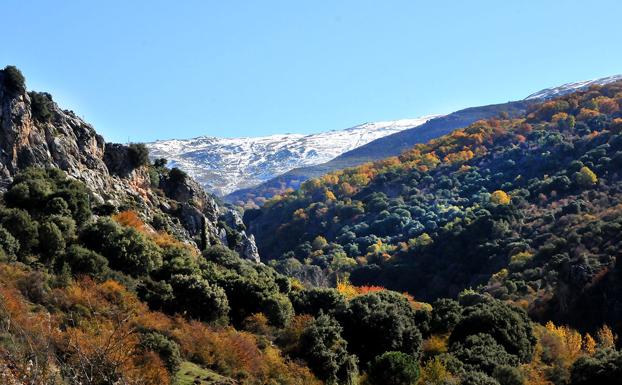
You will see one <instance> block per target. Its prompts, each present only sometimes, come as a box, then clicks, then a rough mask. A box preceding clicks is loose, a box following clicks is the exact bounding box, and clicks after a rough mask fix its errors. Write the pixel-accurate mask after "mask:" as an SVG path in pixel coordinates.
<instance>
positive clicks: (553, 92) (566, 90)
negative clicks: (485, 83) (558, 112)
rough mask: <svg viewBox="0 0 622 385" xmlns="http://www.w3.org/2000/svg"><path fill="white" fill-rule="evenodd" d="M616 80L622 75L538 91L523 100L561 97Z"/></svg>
mask: <svg viewBox="0 0 622 385" xmlns="http://www.w3.org/2000/svg"><path fill="white" fill-rule="evenodd" d="M618 80H622V74H620V75H613V76H608V77H605V78H600V79H592V80H584V81H580V82H573V83H566V84H562V85H561V86H559V87H551V88H545V89H543V90H540V91H538V92H536V93H534V94H531V95H529V96H527V97H526V98H525V100H534V99H553V98H556V97H558V96H563V95H567V94H570V93H572V92H575V91H579V90H583V89H586V88H588V87H590V86H592V85H600V86H602V85H605V84H609V83H613V82H616V81H618Z"/></svg>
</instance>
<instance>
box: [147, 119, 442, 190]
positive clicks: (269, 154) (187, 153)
mask: <svg viewBox="0 0 622 385" xmlns="http://www.w3.org/2000/svg"><path fill="white" fill-rule="evenodd" d="M438 116H440V115H429V116H423V117H420V118H414V119H400V120H391V121H380V122H368V123H363V124H360V125H357V126H354V127H350V128H347V129H343V130H332V131H326V132H321V133H317V134H274V135H268V136H259V137H241V138H217V137H211V136H199V137H196V138H191V139H171V140H158V141H156V142H152V143H147V147H149V150H150V152H151V156H152V157H153V158H166V159H168V160H169V165H170V166H173V167H179V168H180V169H182V170H184V171H186V172H187V173H188V174H190V175H191V176H192V177H193V178H195V179H196V180H198V181H199V182H200V183H201V184H202V185H203V187H204V188H205V189H206V190H207V191H209V192H212V193H215V194H217V195H226V194H228V193H230V192H232V191H235V190H239V189H242V188H247V187H252V186H255V185H258V184H260V183H262V182H264V181H267V180H269V179H271V178H273V177H275V176H277V175H281V174H283V173H285V172H287V171H290V170H292V169H295V168H298V167H305V166H312V165H317V164H321V163H324V162H327V161H329V160H331V159H334V158H335V157H337V156H339V155H341V154H343V153H345V152H347V151H350V150H353V149H355V148H357V147H360V146H362V145H365V144H367V143H369V142H371V141H373V140H376V139H378V138H382V137H385V136H387V135H391V134H394V133H396V132H400V131H403V130H406V129H409V128H413V127H417V126H419V125H421V124H423V123H425V122H427V121H428V120H430V119H433V118H435V117H438Z"/></svg>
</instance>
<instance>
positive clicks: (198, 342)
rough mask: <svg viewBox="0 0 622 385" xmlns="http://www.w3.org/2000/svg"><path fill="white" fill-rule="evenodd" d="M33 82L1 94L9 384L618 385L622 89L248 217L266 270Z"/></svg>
mask: <svg viewBox="0 0 622 385" xmlns="http://www.w3.org/2000/svg"><path fill="white" fill-rule="evenodd" d="M24 82H25V80H24V78H23V76H22V75H21V73H20V72H19V71H18V70H17V69H16V68H14V67H6V68H5V69H4V70H2V71H0V107H1V109H0V112H1V113H2V114H1V115H0V138H1V139H2V142H0V146H1V148H2V154H1V155H2V157H0V160H1V164H0V165H1V166H2V167H0V172H1V173H0V181H1V182H2V183H0V186H2V192H1V195H0V196H1V199H0V382H1V383H2V384H5V383H6V384H11V385H13V384H16V385H17V384H20V385H21V384H27V385H40V384H44V385H167V384H177V385H190V384H193V385H208V384H210V385H216V384H217V385H234V384H236V385H237V384H240V385H264V384H265V385H275V384H278V385H290V384H295V385H315V384H317V385H320V384H329V385H336V384H347V385H356V384H360V385H412V384H417V385H428V384H438V385H441V384H445V385H446V384H456V385H457V384H464V385H483V384H486V385H515V384H555V385H565V384H570V385H584V384H592V383H598V384H615V383H617V380H618V379H619V375H620V373H621V371H622V353H621V352H620V351H618V350H617V349H616V344H617V337H616V332H615V331H614V330H612V329H611V328H610V327H609V326H608V325H607V323H610V324H612V325H614V326H615V328H616V330H618V328H619V324H618V323H617V319H618V318H616V312H617V311H618V308H617V301H616V298H619V296H617V292H616V290H617V287H618V283H617V282H618V278H617V277H618V276H619V275H620V274H619V271H618V269H617V268H616V267H615V262H616V258H617V254H616V251H617V250H618V246H617V243H616V242H617V240H619V233H620V232H619V226H620V225H619V224H618V222H617V219H616V218H617V217H618V216H617V210H618V202H617V200H616V196H617V191H618V189H617V185H616V181H617V173H616V164H618V163H620V162H622V161H621V159H622V155H621V154H622V153H619V152H618V151H617V150H616V148H618V147H622V140H621V139H620V137H619V135H618V133H617V132H618V131H620V130H622V124H621V123H622V120H620V118H619V112H618V109H619V107H620V103H621V97H622V93H621V92H622V85H612V86H609V87H606V88H599V89H593V90H590V91H589V92H587V93H582V94H576V95H573V96H570V97H568V98H565V99H564V100H557V101H552V102H550V103H547V104H544V105H541V106H539V107H537V108H535V109H534V110H533V111H532V112H531V114H530V115H529V116H528V117H526V118H524V119H523V118H521V119H516V120H505V121H498V120H494V121H486V122H479V123H476V124H474V125H472V126H470V127H468V128H466V129H465V130H460V131H457V132H455V133H453V134H452V135H450V136H447V137H443V138H441V139H439V140H436V141H433V142H431V143H428V144H426V145H419V146H417V147H415V148H414V149H412V150H409V151H408V152H407V153H405V154H403V155H402V156H401V157H399V158H391V159H388V160H385V161H382V162H378V163H374V164H368V165H365V166H362V167H360V168H357V169H350V170H345V171H342V172H338V173H335V174H331V175H328V176H325V177H323V178H322V179H320V180H311V181H309V182H307V183H305V185H304V186H303V189H301V190H300V191H298V192H295V193H290V194H288V195H285V196H279V197H277V198H275V199H273V200H272V201H270V202H268V204H267V205H266V207H265V208H264V209H263V210H262V211H249V212H247V213H246V219H247V222H248V223H249V224H250V225H251V227H252V229H253V230H254V231H255V232H256V233H257V235H258V236H259V240H260V242H262V243H260V247H261V249H262V251H263V252H264V254H263V255H262V258H263V257H272V258H274V260H275V261H274V262H271V263H270V264H263V263H261V262H260V261H259V260H258V256H257V253H256V252H255V251H256V250H253V248H254V242H253V237H252V236H249V235H248V234H247V232H246V229H245V225H244V224H243V223H241V221H240V219H239V217H238V216H237V213H236V212H235V211H232V210H230V209H227V208H224V207H221V206H219V205H218V203H217V202H216V201H215V200H213V199H212V198H211V197H210V196H208V195H207V194H205V193H201V192H200V191H198V190H196V188H195V187H196V183H194V182H193V181H192V180H191V179H190V178H189V177H188V176H187V175H186V174H184V173H183V172H181V171H180V170H178V169H175V168H173V169H168V168H166V167H165V165H166V162H165V160H162V159H158V160H156V161H154V162H153V163H151V162H149V158H148V154H147V153H146V151H145V148H144V146H140V145H130V146H124V145H118V144H106V143H104V142H103V139H102V138H101V137H99V136H98V135H96V133H95V132H94V129H92V127H90V126H88V125H87V124H86V123H84V122H82V121H81V120H80V119H78V118H76V117H75V115H74V114H73V113H71V112H69V111H63V110H61V109H60V108H58V106H57V105H56V104H55V103H53V101H52V97H51V95H49V94H43V93H35V92H30V93H27V92H26V88H25V83H24ZM512 162H513V163H512ZM260 226H263V230H262V231H258V229H260ZM271 265H272V266H271ZM275 268H276V269H275ZM285 273H287V274H288V275H289V276H288V275H286V274H285ZM348 279H349V280H348ZM312 281H315V283H316V285H313V284H311V282H312ZM353 283H354V284H353ZM370 283H374V284H375V285H370ZM324 284H329V285H331V286H333V287H318V286H322V285H324ZM379 284H382V285H384V286H386V287H391V288H395V289H398V291H391V290H389V289H387V288H385V287H382V286H379ZM469 286H472V287H473V289H476V290H473V289H465V288H467V287H469ZM463 289H465V290H463ZM404 290H408V292H403V291H404ZM421 299H426V300H430V303H426V302H422V301H421ZM579 306H583V308H581V309H579ZM555 311H557V313H555ZM581 311H583V313H581ZM528 314H531V315H532V317H533V318H532V319H530V318H529V316H528ZM586 315H589V317H587V316H586ZM551 320H553V322H551ZM534 321H537V322H534ZM566 324H571V325H573V326H574V327H572V326H567V325H566ZM577 328H578V330H577Z"/></svg>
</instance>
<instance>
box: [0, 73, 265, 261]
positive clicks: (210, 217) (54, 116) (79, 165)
mask: <svg viewBox="0 0 622 385" xmlns="http://www.w3.org/2000/svg"><path fill="white" fill-rule="evenodd" d="M7 78H8V75H7V74H5V73H3V72H0V191H2V190H3V189H5V188H6V186H8V185H9V184H10V183H11V182H12V181H13V177H14V176H15V175H16V174H17V173H19V172H21V171H24V170H26V169H27V168H29V167H43V168H58V169H60V170H63V171H64V172H66V173H67V174H68V175H69V176H70V177H72V178H75V179H76V180H79V181H81V182H83V183H85V185H86V186H87V187H88V190H89V194H90V199H91V201H92V204H93V205H95V206H98V207H100V208H101V209H102V210H110V209H119V208H121V209H122V208H123V207H133V208H134V209H135V210H137V211H138V212H139V213H140V214H141V216H142V217H143V218H144V219H146V220H153V219H154V218H158V217H160V216H162V215H163V218H168V219H167V221H166V222H167V223H165V224H164V225H166V226H167V227H168V228H169V230H170V231H171V232H172V233H174V234H175V235H176V236H178V237H180V238H182V239H184V240H185V241H187V242H192V243H197V244H198V245H199V246H202V247H204V246H205V245H204V244H205V243H207V242H209V243H210V244H226V245H228V242H227V240H226V233H227V231H229V230H230V229H229V228H225V226H223V225H222V223H223V222H224V220H222V219H221V217H223V218H224V217H226V218H227V219H228V221H229V227H232V228H234V229H235V228H236V226H237V224H236V223H234V222H236V220H235V218H238V216H237V213H233V212H231V211H230V210H228V209H226V208H224V207H221V206H219V204H218V203H217V202H216V200H215V199H214V198H213V197H212V196H210V195H209V194H207V193H206V192H205V191H203V190H202V189H201V188H200V187H199V185H198V184H197V183H196V182H195V181H193V180H192V179H190V178H178V180H173V179H172V178H169V176H168V171H166V170H156V169H154V168H153V167H150V166H148V165H147V164H145V163H148V162H147V161H148V159H142V160H141V161H142V163H141V164H135V163H136V160H133V155H136V154H134V152H135V151H136V148H135V147H132V146H130V147H127V146H124V145H120V144H114V143H105V141H104V139H103V137H102V136H100V135H98V134H97V132H95V129H94V128H93V127H92V126H91V125H89V124H88V123H86V122H84V121H83V120H82V119H80V118H78V117H77V116H76V115H75V114H74V113H73V112H71V111H66V110H63V109H61V108H60V107H59V106H58V105H57V104H56V103H54V101H53V100H52V96H51V95H50V94H47V93H38V92H34V91H32V92H26V89H25V86H22V85H20V86H19V87H15V86H14V87H13V88H14V89H12V88H11V87H10V86H9V84H10V82H9V81H8V80H7ZM134 157H135V156H134ZM181 179H183V180H181ZM237 222H239V220H238V221H237ZM238 236H239V237H238V240H239V242H237V243H236V244H235V245H233V244H232V245H231V247H232V248H235V249H237V250H238V251H240V252H241V253H242V254H243V255H245V256H246V257H248V258H250V259H254V260H257V259H258V258H259V256H258V255H257V253H256V247H255V243H254V240H253V238H252V237H250V238H249V237H247V236H246V234H245V233H244V232H243V230H242V231H240V232H239V234H238ZM202 243H203V245H201V244H202Z"/></svg>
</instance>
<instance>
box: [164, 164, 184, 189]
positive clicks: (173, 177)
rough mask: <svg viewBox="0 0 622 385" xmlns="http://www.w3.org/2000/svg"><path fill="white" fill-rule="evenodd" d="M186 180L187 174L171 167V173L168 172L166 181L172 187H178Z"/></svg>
mask: <svg viewBox="0 0 622 385" xmlns="http://www.w3.org/2000/svg"><path fill="white" fill-rule="evenodd" d="M187 178H188V174H186V173H185V172H183V171H181V170H180V169H178V168H177V167H173V168H172V169H171V171H169V172H168V180H169V181H170V182H171V183H173V184H174V185H180V184H184V183H186V179H187Z"/></svg>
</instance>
